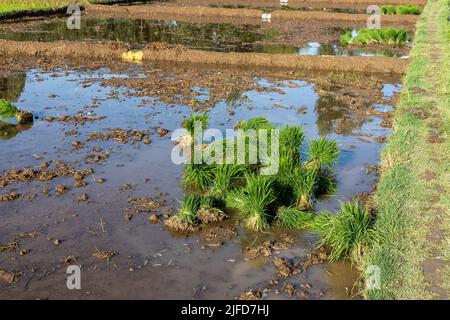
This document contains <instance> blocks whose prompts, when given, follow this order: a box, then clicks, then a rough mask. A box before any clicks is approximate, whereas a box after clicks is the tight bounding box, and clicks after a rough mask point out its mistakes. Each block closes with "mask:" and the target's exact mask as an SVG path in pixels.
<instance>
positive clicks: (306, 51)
mask: <svg viewBox="0 0 450 320" xmlns="http://www.w3.org/2000/svg"><path fill="white" fill-rule="evenodd" d="M298 54H299V55H301V56H317V55H331V56H360V57H383V56H392V57H396V56H397V54H396V53H395V52H392V51H390V50H384V51H382V52H376V51H373V50H371V49H369V48H365V49H358V48H352V49H347V48H342V47H340V46H339V45H337V44H335V43H328V44H321V43H318V42H309V43H308V44H307V45H306V46H305V47H303V48H300V49H298Z"/></svg>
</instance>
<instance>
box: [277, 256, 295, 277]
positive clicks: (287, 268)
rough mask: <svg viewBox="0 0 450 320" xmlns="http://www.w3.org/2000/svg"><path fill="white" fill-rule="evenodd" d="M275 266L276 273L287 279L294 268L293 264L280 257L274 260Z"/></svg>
mask: <svg viewBox="0 0 450 320" xmlns="http://www.w3.org/2000/svg"><path fill="white" fill-rule="evenodd" d="M273 264H274V265H275V273H276V274H277V275H279V276H281V277H283V278H287V277H289V276H290V275H291V273H292V270H293V267H292V265H291V263H290V262H289V261H288V260H286V259H282V258H279V257H275V258H274V259H273Z"/></svg>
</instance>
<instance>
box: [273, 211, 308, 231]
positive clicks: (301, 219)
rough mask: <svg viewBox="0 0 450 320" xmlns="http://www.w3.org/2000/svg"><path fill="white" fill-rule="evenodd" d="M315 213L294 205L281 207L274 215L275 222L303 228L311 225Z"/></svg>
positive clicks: (294, 227)
mask: <svg viewBox="0 0 450 320" xmlns="http://www.w3.org/2000/svg"><path fill="white" fill-rule="evenodd" d="M314 216H315V214H313V213H309V212H304V211H301V210H299V209H297V208H294V207H281V208H279V209H278V211H277V216H276V217H275V220H276V222H277V223H278V224H279V225H281V226H284V227H287V228H292V229H305V228H308V227H309V226H310V225H311V222H312V220H313V219H314Z"/></svg>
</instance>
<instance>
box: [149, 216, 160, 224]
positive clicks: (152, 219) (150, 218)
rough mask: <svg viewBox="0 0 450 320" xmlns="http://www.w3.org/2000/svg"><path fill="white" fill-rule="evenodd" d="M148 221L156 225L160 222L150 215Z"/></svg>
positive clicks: (156, 217)
mask: <svg viewBox="0 0 450 320" xmlns="http://www.w3.org/2000/svg"><path fill="white" fill-rule="evenodd" d="M148 220H150V222H151V223H153V224H158V223H160V222H161V221H160V220H159V218H158V216H157V215H156V214H152V215H151V216H150V217H148Z"/></svg>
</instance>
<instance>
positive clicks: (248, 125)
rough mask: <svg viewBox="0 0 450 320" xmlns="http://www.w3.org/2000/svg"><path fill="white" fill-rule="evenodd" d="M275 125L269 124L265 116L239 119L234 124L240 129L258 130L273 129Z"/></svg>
mask: <svg viewBox="0 0 450 320" xmlns="http://www.w3.org/2000/svg"><path fill="white" fill-rule="evenodd" d="M274 128H275V127H274V126H273V124H271V123H270V122H269V120H267V119H266V118H265V117H256V118H253V119H249V120H247V121H240V122H238V123H237V124H236V127H235V129H240V130H244V131H247V130H251V129H253V130H260V129H267V130H270V129H274Z"/></svg>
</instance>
